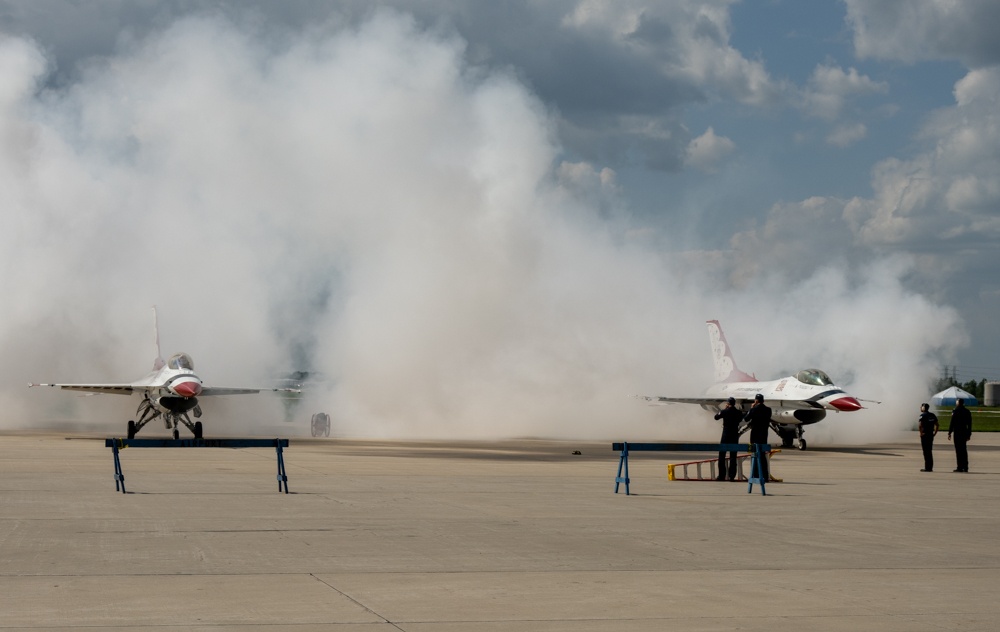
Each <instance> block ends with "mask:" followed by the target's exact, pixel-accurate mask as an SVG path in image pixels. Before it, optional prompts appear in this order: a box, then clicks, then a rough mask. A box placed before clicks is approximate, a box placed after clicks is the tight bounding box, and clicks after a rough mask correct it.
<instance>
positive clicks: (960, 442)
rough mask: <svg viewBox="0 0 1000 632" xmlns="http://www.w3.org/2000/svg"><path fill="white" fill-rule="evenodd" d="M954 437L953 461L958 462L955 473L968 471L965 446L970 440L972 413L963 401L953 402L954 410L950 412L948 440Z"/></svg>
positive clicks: (967, 451)
mask: <svg viewBox="0 0 1000 632" xmlns="http://www.w3.org/2000/svg"><path fill="white" fill-rule="evenodd" d="M953 433H954V435H955V459H956V460H957V461H958V467H956V468H955V471H956V472H968V471H969V448H968V447H967V446H966V445H965V444H966V443H968V441H969V439H971V438H972V413H970V412H969V409H968V408H966V407H965V400H964V399H960V400H958V401H956V402H955V410H953V411H951V423H950V424H948V440H949V441H951V435H952V434H953Z"/></svg>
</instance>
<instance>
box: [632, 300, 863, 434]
mask: <svg viewBox="0 0 1000 632" xmlns="http://www.w3.org/2000/svg"><path fill="white" fill-rule="evenodd" d="M706 324H707V325H708V338H709V342H710V343H711V346H712V358H713V359H714V360H715V380H716V383H715V384H713V385H712V386H710V387H708V389H706V391H705V394H704V395H702V396H701V397H655V396H654V397H650V396H644V395H643V396H639V398H640V399H644V400H646V401H648V402H652V403H654V404H698V405H699V406H701V407H702V408H704V409H705V410H707V411H710V412H717V411H718V410H719V409H720V408H721V407H722V406H723V405H724V404H725V403H726V401H727V400H728V399H729V398H730V397H733V398H735V399H736V402H737V405H738V406H739V407H740V408H745V407H746V406H747V405H748V404H750V403H751V402H753V399H754V396H755V395H756V394H757V393H760V394H761V395H763V396H764V403H765V404H767V406H769V407H770V408H771V411H772V420H773V421H772V422H771V429H772V430H774V431H775V432H776V433H777V434H778V436H779V437H781V442H782V446H783V447H786V448H787V447H792V445H793V443H795V444H797V447H798V448H799V450H805V449H806V440H805V439H803V438H802V434H803V432H804V428H803V427H804V426H806V425H809V424H814V423H817V422H819V421H822V420H823V419H824V418H825V417H826V415H827V412H834V413H841V412H845V413H846V412H853V411H856V410H861V409H862V408H864V406H862V405H861V402H860V401H858V400H857V399H856V398H854V397H853V396H851V395H849V394H848V393H847V392H846V391H844V389H842V388H840V387H838V386H837V385H836V384H834V383H833V380H831V379H830V376H829V375H827V374H826V373H824V372H823V371H820V370H819V369H803V370H802V371H799V372H798V373H796V374H795V375H789V376H786V377H782V378H779V379H776V380H771V381H769V382H760V381H758V380H757V378H756V377H755V376H753V375H748V374H746V373H744V372H743V371H741V370H739V368H737V366H736V361H735V360H733V354H732V352H731V351H730V349H729V344H728V343H727V342H726V336H725V335H724V334H723V333H722V327H721V326H719V321H717V320H710V321H708V322H707V323H706ZM875 403H878V402H875Z"/></svg>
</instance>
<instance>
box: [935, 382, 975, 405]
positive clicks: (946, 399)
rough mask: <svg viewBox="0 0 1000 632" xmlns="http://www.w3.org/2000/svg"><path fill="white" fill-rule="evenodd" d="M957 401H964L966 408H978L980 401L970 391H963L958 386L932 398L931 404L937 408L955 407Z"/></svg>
mask: <svg viewBox="0 0 1000 632" xmlns="http://www.w3.org/2000/svg"><path fill="white" fill-rule="evenodd" d="M956 399H964V400H965V405H966V406H976V405H978V404H979V400H978V399H976V396H975V395H973V394H972V393H970V392H968V391H963V390H962V389H960V388H958V387H957V386H951V387H948V388H946V389H944V390H943V391H941V392H940V393H938V394H937V395H934V396H933V397H931V403H932V404H934V405H935V406H954V405H955V400H956Z"/></svg>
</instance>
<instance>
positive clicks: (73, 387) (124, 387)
mask: <svg viewBox="0 0 1000 632" xmlns="http://www.w3.org/2000/svg"><path fill="white" fill-rule="evenodd" d="M28 386H29V387H31V386H51V387H53V388H56V387H58V388H61V389H63V390H65V391H82V392H85V393H110V394H112V395H131V394H132V393H133V392H135V389H136V388H137V387H136V386H135V385H133V384H28Z"/></svg>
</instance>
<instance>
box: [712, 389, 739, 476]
mask: <svg viewBox="0 0 1000 632" xmlns="http://www.w3.org/2000/svg"><path fill="white" fill-rule="evenodd" d="M715 418H716V419H721V420H722V438H721V439H719V443H739V441H740V422H741V421H743V411H741V410H740V409H739V408H737V407H736V400H735V399H734V398H732V397H730V398H729V400H728V401H727V402H726V407H725V408H723V409H722V410H720V411H719V412H717V413H716V414H715ZM737 456H739V453H738V452H735V451H732V452H730V453H729V467H728V468H727V467H726V453H725V452H719V475H718V476H716V477H715V480H717V481H724V480H726V477H727V476H728V477H729V480H731V481H735V480H736V466H737V461H736V458H737Z"/></svg>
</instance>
